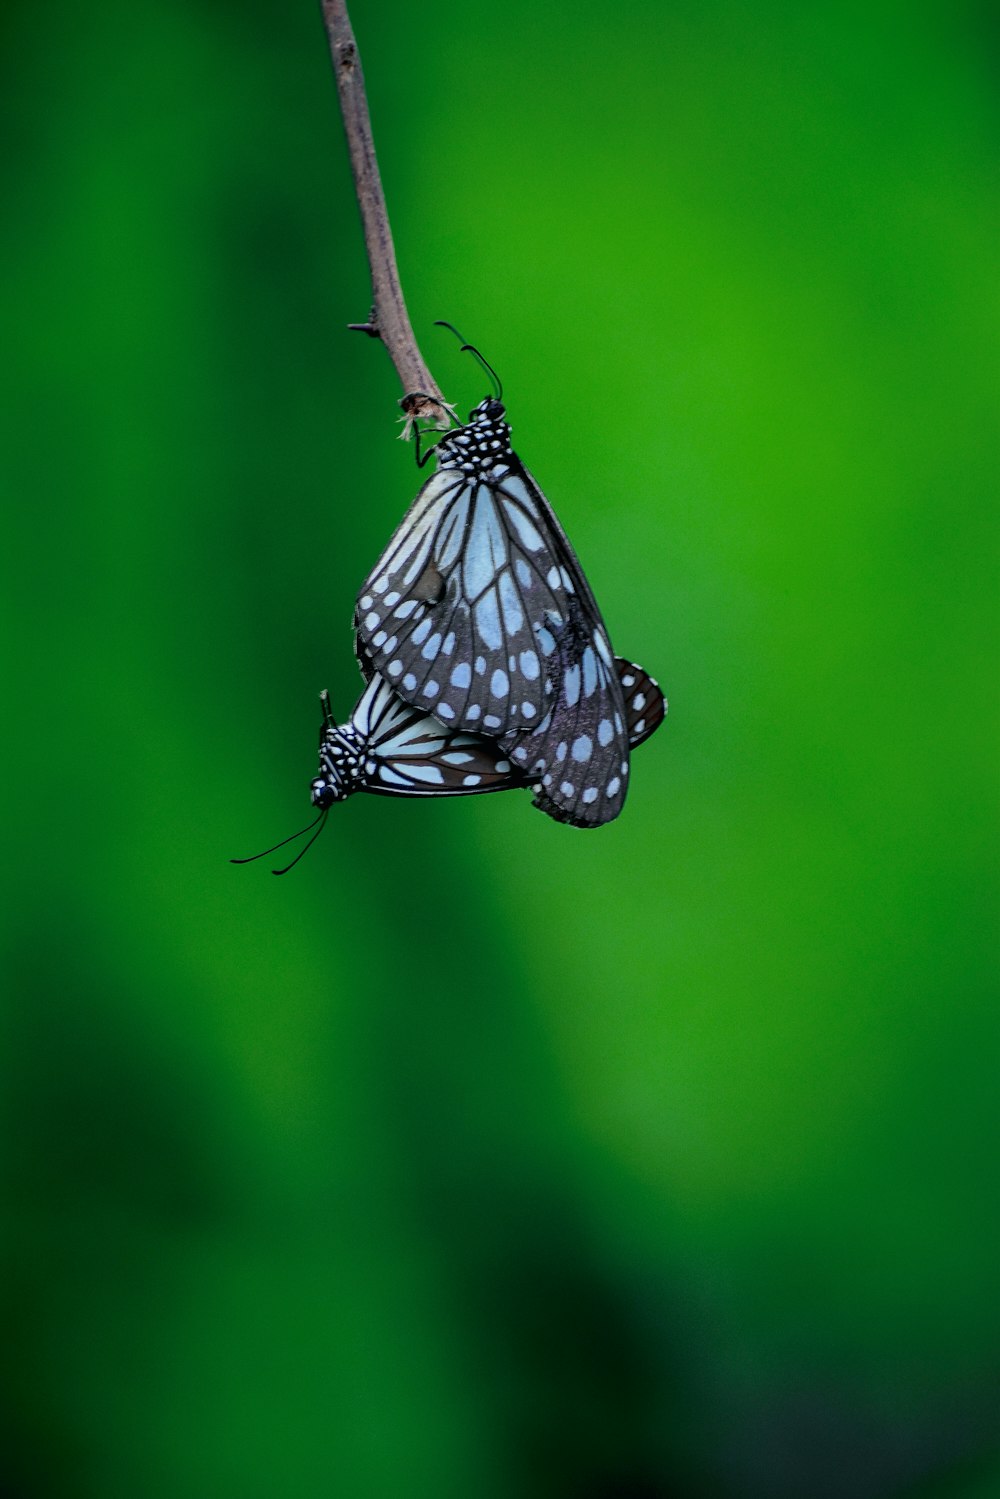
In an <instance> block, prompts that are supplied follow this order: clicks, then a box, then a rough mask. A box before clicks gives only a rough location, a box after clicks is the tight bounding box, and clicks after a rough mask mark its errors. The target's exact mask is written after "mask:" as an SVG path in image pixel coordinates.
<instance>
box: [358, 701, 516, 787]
mask: <svg viewBox="0 0 1000 1499" xmlns="http://www.w3.org/2000/svg"><path fill="white" fill-rule="evenodd" d="M351 728H352V729H353V730H354V732H355V734H356V736H357V738H358V740H359V742H360V746H361V780H362V784H361V786H360V787H359V788H358V789H359V790H364V791H372V792H375V793H377V794H381V795H383V796H447V795H451V796H470V795H475V794H478V793H481V792H485V791H505V790H507V789H509V788H513V787H516V786H523V785H524V779H523V777H522V776H521V775H520V774H518V773H517V772H516V771H515V770H514V768H513V767H512V765H511V763H510V761H509V759H508V758H507V757H506V755H505V754H504V752H503V750H502V749H501V748H500V746H499V745H498V744H497V743H495V741H493V740H491V739H485V738H483V736H482V735H479V734H467V733H464V732H456V731H454V730H451V729H447V728H445V726H444V725H443V724H441V723H440V722H439V721H438V720H437V719H436V718H434V717H432V716H431V715H430V714H428V713H424V712H423V711H422V710H421V709H419V708H413V707H411V706H410V704H409V703H404V702H403V701H402V699H401V698H400V697H398V696H397V694H396V693H395V692H393V691H392V689H391V688H390V687H389V686H388V684H387V683H386V682H385V681H383V680H382V678H381V677H378V676H373V677H372V678H371V680H370V682H369V684H368V686H367V688H366V689H365V691H364V693H363V694H362V697H361V700H360V702H359V703H358V705H357V707H356V708H355V710H354V713H353V714H352V716H351Z"/></svg>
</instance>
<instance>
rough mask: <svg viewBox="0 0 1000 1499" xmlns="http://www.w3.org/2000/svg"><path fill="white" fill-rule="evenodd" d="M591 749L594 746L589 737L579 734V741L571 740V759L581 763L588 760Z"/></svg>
mask: <svg viewBox="0 0 1000 1499" xmlns="http://www.w3.org/2000/svg"><path fill="white" fill-rule="evenodd" d="M593 748H594V746H593V744H592V743H591V741H590V738H589V736H588V735H587V734H581V735H580V737H579V739H574V740H573V748H572V750H571V754H572V756H573V759H574V760H579V761H581V763H582V762H583V761H584V760H589V759H590V752H591V750H592V749H593Z"/></svg>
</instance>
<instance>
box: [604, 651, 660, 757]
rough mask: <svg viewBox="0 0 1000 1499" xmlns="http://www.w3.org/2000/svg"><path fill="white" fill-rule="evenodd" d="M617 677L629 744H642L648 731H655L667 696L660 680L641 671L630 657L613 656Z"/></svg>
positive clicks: (632, 747)
mask: <svg viewBox="0 0 1000 1499" xmlns="http://www.w3.org/2000/svg"><path fill="white" fill-rule="evenodd" d="M615 668H616V670H617V672H618V680H619V681H620V682H621V684H622V688H623V690H624V693H625V727H626V728H627V729H628V742H629V748H630V749H635V747H636V745H637V744H645V742H646V740H647V739H648V738H649V736H650V734H655V732H656V730H657V729H658V728H659V727H660V724H661V723H662V722H663V720H664V718H665V716H666V712H667V700H666V698H665V697H664V696H663V693H662V692H661V690H660V684H659V682H657V681H656V679H655V677H651V676H650V675H649V672H648V671H643V669H642V667H641V666H637V665H636V663H635V662H634V661H626V660H624V659H623V658H622V657H621V656H616V657H615Z"/></svg>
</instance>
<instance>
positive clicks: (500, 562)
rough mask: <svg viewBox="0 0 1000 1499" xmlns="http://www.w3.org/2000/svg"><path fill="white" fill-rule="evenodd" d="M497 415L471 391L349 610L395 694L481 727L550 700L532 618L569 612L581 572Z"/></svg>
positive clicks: (507, 724)
mask: <svg viewBox="0 0 1000 1499" xmlns="http://www.w3.org/2000/svg"><path fill="white" fill-rule="evenodd" d="M488 407H489V408H491V409H490V410H486V409H485V408H488ZM501 418H502V407H500V406H499V403H497V402H493V403H490V402H484V403H483V406H482V407H480V408H477V410H476V412H473V414H472V419H471V420H470V422H469V424H468V426H466V427H464V428H462V429H460V431H458V432H453V433H450V434H449V435H448V437H447V438H446V439H444V440H443V441H442V442H441V443H439V444H438V449H437V452H438V454H439V463H440V465H441V467H440V469H439V471H438V473H436V474H434V475H433V477H432V478H430V479H429V480H428V481H427V483H426V484H425V485H424V487H423V489H422V490H421V491H420V493H419V494H418V495H417V498H416V500H415V501H414V502H413V504H412V506H411V507H410V509H409V511H408V512H407V514H406V516H404V518H403V521H402V523H401V524H400V525H399V527H398V528H397V530H396V531H395V533H394V535H393V536H392V538H391V540H390V542H389V545H388V547H387V548H386V550H385V552H384V553H383V555H382V556H381V557H380V558H379V561H378V562H377V564H376V565H375V568H374V569H373V570H372V572H371V574H370V575H369V577H368V579H367V580H366V582H365V583H364V585H363V587H362V589H361V594H360V597H359V600H358V607H357V612H356V615H355V627H356V629H357V631H358V634H359V636H360V637H361V639H362V641H363V642H364V645H365V647H366V648H367V650H368V651H369V653H370V655H371V657H372V660H373V662H374V665H375V668H376V670H377V671H378V672H379V673H380V674H381V675H382V676H384V677H385V678H386V680H387V681H389V682H391V684H392V685H393V686H394V687H395V689H396V691H397V692H398V693H399V694H400V696H401V697H403V698H405V699H406V701H407V702H412V703H414V704H419V705H421V706H422V707H425V708H428V709H430V710H431V711H432V712H433V713H434V714H435V715H436V716H438V717H439V718H441V719H442V721H443V722H445V723H446V724H449V725H454V726H455V727H463V728H467V729H472V730H477V731H478V730H481V731H483V732H485V733H488V734H506V733H509V732H512V731H514V730H521V729H533V728H535V727H537V725H538V724H539V723H540V722H541V721H542V719H543V718H544V717H545V715H546V714H547V712H548V710H549V708H550V707H551V704H552V701H553V700H554V696H555V690H556V682H557V680H558V675H559V669H558V666H557V663H555V662H554V661H553V660H552V656H553V653H554V652H555V637H554V635H553V633H552V632H551V631H548V630H544V629H541V630H540V629H539V628H538V626H539V624H540V623H541V622H543V621H544V620H545V619H546V617H548V616H551V617H552V618H553V619H554V620H556V621H559V622H563V621H566V620H568V619H569V618H570V617H571V614H572V612H573V604H574V593H576V592H578V583H577V576H578V575H579V572H580V569H579V564H578V563H577V562H576V559H575V557H574V556H573V553H572V549H571V548H570V547H569V543H568V542H567V541H566V538H565V536H564V534H563V532H562V530H561V528H560V527H559V523H558V521H557V520H556V518H555V516H554V515H553V513H552V510H551V508H550V506H549V505H548V503H547V501H546V500H545V497H544V495H543V494H542V493H541V491H540V490H539V488H538V486H537V485H536V484H535V482H534V480H533V479H532V478H531V477H530V475H529V474H528V473H527V471H526V470H525V469H524V468H523V466H522V465H521V464H520V462H519V461H518V460H517V458H516V457H515V456H514V454H513V453H512V452H511V450H510V443H509V431H510V429H509V427H508V426H507V423H506V422H504V421H503V420H502V419H501ZM588 593H589V590H588ZM599 618H600V617H599V616H597V619H598V621H599Z"/></svg>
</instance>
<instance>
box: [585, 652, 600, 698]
mask: <svg viewBox="0 0 1000 1499" xmlns="http://www.w3.org/2000/svg"><path fill="white" fill-rule="evenodd" d="M596 686H597V657H596V656H595V655H594V653H593V651H592V650H591V649H590V646H589V645H588V647H587V649H586V650H585V651H584V653H583V695H584V697H590V695H591V693H592V692H593V690H594V688H595V687H596Z"/></svg>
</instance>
